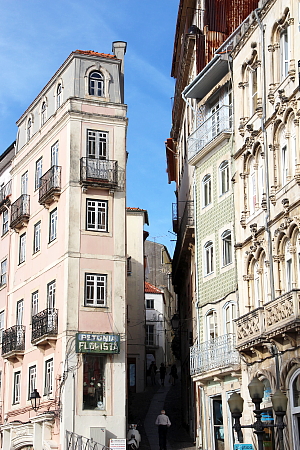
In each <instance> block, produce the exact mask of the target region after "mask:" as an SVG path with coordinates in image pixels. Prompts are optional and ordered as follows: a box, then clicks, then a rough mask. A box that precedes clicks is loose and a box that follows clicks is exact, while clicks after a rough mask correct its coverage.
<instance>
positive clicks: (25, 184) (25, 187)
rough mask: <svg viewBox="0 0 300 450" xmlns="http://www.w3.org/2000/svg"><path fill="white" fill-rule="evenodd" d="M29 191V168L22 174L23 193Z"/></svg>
mask: <svg viewBox="0 0 300 450" xmlns="http://www.w3.org/2000/svg"><path fill="white" fill-rule="evenodd" d="M27 193H28V170H27V171H26V172H25V173H23V175H22V176H21V195H23V194H25V195H27Z"/></svg>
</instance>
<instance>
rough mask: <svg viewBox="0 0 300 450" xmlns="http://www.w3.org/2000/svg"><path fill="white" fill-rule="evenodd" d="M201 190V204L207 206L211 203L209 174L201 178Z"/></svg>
mask: <svg viewBox="0 0 300 450" xmlns="http://www.w3.org/2000/svg"><path fill="white" fill-rule="evenodd" d="M202 190H203V206H204V207H205V206H207V205H209V204H210V203H211V176H210V175H205V177H204V178H203V180H202Z"/></svg>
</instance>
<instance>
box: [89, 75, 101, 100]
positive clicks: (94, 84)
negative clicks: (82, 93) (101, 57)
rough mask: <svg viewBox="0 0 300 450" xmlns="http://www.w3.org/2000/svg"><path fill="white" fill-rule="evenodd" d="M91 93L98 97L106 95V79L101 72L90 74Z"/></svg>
mask: <svg viewBox="0 0 300 450" xmlns="http://www.w3.org/2000/svg"><path fill="white" fill-rule="evenodd" d="M89 94H90V95H95V96H96V97H103V95H104V80H103V75H102V74H101V73H100V72H91V74H90V76H89Z"/></svg>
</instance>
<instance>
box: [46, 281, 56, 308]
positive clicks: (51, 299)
mask: <svg viewBox="0 0 300 450" xmlns="http://www.w3.org/2000/svg"><path fill="white" fill-rule="evenodd" d="M55 292H56V281H55V280H53V281H51V282H50V283H48V284H47V308H48V309H54V308H55Z"/></svg>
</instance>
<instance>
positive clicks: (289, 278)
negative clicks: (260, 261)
mask: <svg viewBox="0 0 300 450" xmlns="http://www.w3.org/2000/svg"><path fill="white" fill-rule="evenodd" d="M290 246H291V243H290V241H289V242H288V243H287V244H286V247H285V267H286V291H287V292H288V291H291V290H292V286H293V272H292V267H293V266H292V262H293V260H292V254H291V253H290Z"/></svg>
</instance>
